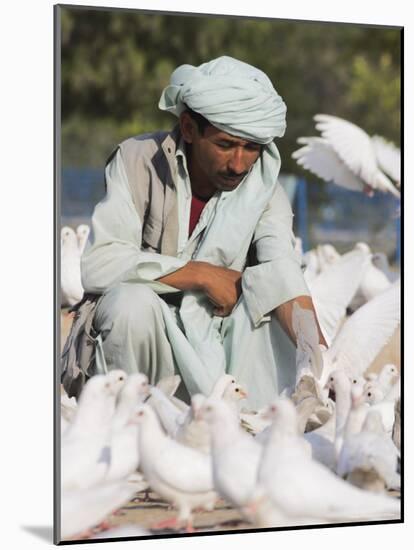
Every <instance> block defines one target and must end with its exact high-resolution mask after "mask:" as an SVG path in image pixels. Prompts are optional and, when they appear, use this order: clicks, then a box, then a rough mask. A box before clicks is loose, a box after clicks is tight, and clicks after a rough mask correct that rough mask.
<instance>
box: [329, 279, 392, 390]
mask: <svg viewBox="0 0 414 550" xmlns="http://www.w3.org/2000/svg"><path fill="white" fill-rule="evenodd" d="M400 319H401V310H400V284H399V281H398V282H396V283H394V284H393V285H392V286H391V287H390V288H388V289H387V290H386V291H385V292H383V293H382V294H379V295H378V296H376V297H375V298H373V299H372V300H370V301H369V302H368V303H366V304H365V305H364V306H362V307H361V308H359V309H358V310H357V311H356V312H355V313H354V314H353V315H351V316H350V317H349V318H348V319H347V320H346V321H345V323H344V324H343V326H342V327H341V329H340V331H339V332H338V334H337V335H336V337H335V339H334V341H333V342H332V345H331V346H330V348H329V349H328V350H327V351H326V352H324V353H323V361H324V369H323V375H322V383H325V382H326V380H327V378H328V376H329V372H330V371H331V370H333V369H335V368H340V369H344V370H345V372H346V373H347V375H348V376H349V377H350V378H353V377H361V376H363V375H364V373H365V371H366V370H367V369H368V368H369V366H370V365H371V363H372V362H373V360H374V359H375V357H376V356H377V355H378V353H379V352H380V351H381V349H382V348H383V347H384V346H385V345H386V344H387V343H388V341H389V340H390V339H391V337H392V335H393V334H394V332H395V329H396V328H397V327H398V326H399V324H400Z"/></svg>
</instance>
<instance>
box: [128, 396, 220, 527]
mask: <svg viewBox="0 0 414 550" xmlns="http://www.w3.org/2000/svg"><path fill="white" fill-rule="evenodd" d="M134 421H136V422H137V423H138V424H139V426H140V429H139V449H140V454H141V469H142V472H143V473H144V475H145V478H146V479H147V481H148V483H149V485H150V487H151V488H152V489H153V490H154V491H155V492H156V493H158V494H159V495H160V496H161V498H163V499H165V500H167V501H168V502H170V503H171V504H172V505H173V506H174V507H176V508H178V516H177V517H176V518H173V519H172V520H167V521H165V522H161V523H159V524H158V525H157V526H153V528H165V527H167V526H168V527H173V526H175V527H180V526H181V525H182V524H185V525H186V530H187V531H193V527H192V511H193V510H194V509H196V508H199V507H203V508H206V509H210V510H211V509H213V507H214V504H215V501H216V499H217V494H216V492H215V491H214V484H213V478H212V471H211V463H210V460H211V459H210V457H208V456H206V455H205V454H203V453H201V452H199V451H197V450H196V449H192V448H191V447H187V446H186V445H182V444H180V443H178V442H177V441H175V440H174V439H171V438H170V437H168V436H167V435H166V434H165V433H164V431H163V429H162V428H161V425H160V423H159V420H158V418H157V415H156V412H155V411H154V410H153V409H152V408H151V407H150V406H149V405H141V406H140V407H138V408H137V411H136V414H135V420H134Z"/></svg>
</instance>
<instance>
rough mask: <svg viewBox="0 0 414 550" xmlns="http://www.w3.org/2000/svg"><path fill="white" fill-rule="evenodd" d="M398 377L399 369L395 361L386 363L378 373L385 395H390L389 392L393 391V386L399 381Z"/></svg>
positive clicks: (379, 382)
mask: <svg viewBox="0 0 414 550" xmlns="http://www.w3.org/2000/svg"><path fill="white" fill-rule="evenodd" d="M398 377H399V374H398V369H397V367H396V365H394V364H393V363H386V364H385V365H384V366H383V367H382V369H381V371H380V373H379V375H378V385H379V386H380V387H381V389H382V391H383V392H384V396H385V395H388V393H389V392H390V391H391V388H392V387H393V385H394V384H395V383H396V382H397V379H398Z"/></svg>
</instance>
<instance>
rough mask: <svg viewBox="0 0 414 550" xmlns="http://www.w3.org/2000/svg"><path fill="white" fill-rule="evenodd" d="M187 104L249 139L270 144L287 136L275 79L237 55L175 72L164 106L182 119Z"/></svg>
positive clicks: (224, 128) (217, 124)
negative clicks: (275, 139) (272, 81)
mask: <svg viewBox="0 0 414 550" xmlns="http://www.w3.org/2000/svg"><path fill="white" fill-rule="evenodd" d="M184 104H186V105H187V106H188V107H189V108H190V109H192V110H193V111H195V112H197V113H199V114H200V115H202V116H204V117H205V118H206V119H207V120H208V121H209V122H210V123H211V124H212V125H213V126H215V127H216V128H219V129H220V130H222V131H223V132H226V133H228V134H231V135H234V136H238V137H241V138H242V139H246V140H248V141H253V142H256V143H261V144H267V143H270V142H271V141H273V139H274V138H275V137H281V136H283V134H284V133H285V129H286V105H285V103H284V101H283V99H282V98H281V97H280V95H279V94H278V93H277V92H276V90H275V89H274V87H273V84H272V83H271V81H270V79H269V78H268V77H267V76H266V75H265V73H264V72H263V71H260V70H259V69H256V68H255V67H253V66H252V65H248V64H247V63H244V62H242V61H238V60H237V59H233V58H232V57H227V56H223V57H219V58H217V59H213V60H212V61H210V62H208V63H203V64H202V65H200V66H199V67H193V66H192V65H181V66H180V67H178V68H177V69H175V71H174V72H173V73H172V75H171V79H170V85H169V86H167V87H166V88H165V89H164V90H163V92H162V95H161V99H160V102H159V108H160V109H162V110H163V111H170V112H171V113H173V114H174V115H176V116H180V114H181V113H182V112H183V111H184V110H185V105H184Z"/></svg>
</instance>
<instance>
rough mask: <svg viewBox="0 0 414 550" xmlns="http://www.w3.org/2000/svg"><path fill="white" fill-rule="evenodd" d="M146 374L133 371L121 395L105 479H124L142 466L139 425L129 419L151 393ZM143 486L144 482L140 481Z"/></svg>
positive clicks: (112, 426) (114, 420)
mask: <svg viewBox="0 0 414 550" xmlns="http://www.w3.org/2000/svg"><path fill="white" fill-rule="evenodd" d="M149 391H150V389H149V385H148V378H147V376H145V374H141V373H135V374H131V375H130V376H129V377H128V378H127V380H126V382H125V385H124V387H123V388H122V389H121V392H120V394H119V397H118V403H117V406H116V410H115V413H114V415H113V417H112V425H111V441H110V446H111V463H110V465H109V469H108V472H107V474H106V475H105V481H116V480H121V479H125V478H126V477H128V476H129V475H131V474H133V473H134V472H135V470H136V469H137V468H138V466H139V448H138V429H139V428H138V426H137V425H136V424H134V423H131V422H130V419H131V418H132V415H133V414H134V413H135V409H136V407H137V405H138V404H140V403H142V402H143V401H144V399H145V398H146V397H147V396H148V395H149ZM139 488H140V489H141V488H142V481H141V480H140V482H139ZM137 490H138V489H137Z"/></svg>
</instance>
